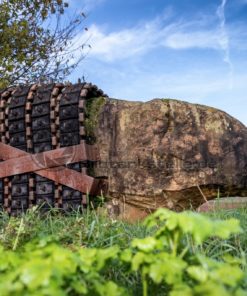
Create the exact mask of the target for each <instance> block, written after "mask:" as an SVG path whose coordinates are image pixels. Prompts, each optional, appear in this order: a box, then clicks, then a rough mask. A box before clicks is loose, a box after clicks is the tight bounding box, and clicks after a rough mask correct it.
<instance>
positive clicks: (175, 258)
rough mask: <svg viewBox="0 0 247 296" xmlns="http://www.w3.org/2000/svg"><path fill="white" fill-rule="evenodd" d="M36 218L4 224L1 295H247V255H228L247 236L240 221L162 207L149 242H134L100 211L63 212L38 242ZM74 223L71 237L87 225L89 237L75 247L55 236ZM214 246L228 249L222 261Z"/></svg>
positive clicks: (148, 230) (151, 221)
mask: <svg viewBox="0 0 247 296" xmlns="http://www.w3.org/2000/svg"><path fill="white" fill-rule="evenodd" d="M90 215H91V216H90ZM35 216H37V214H36V215H35V211H34V212H30V213H29V214H27V215H23V216H22V217H21V218H19V219H18V218H14V219H13V218H10V219H9V221H8V220H7V218H4V219H5V220H6V222H7V221H8V223H7V225H5V224H4V221H2V223H3V225H2V227H3V229H5V230H4V231H3V232H1V237H0V242H2V245H3V246H4V247H3V246H2V247H0V291H1V295H3V296H10V295H11V296H12V295H17V296H18V295H32V296H33V295H41V296H42V295H73V296H77V295H109V296H111V295H112V296H115V295H116V296H117V295H119V296H122V295H141V294H143V295H145V296H146V295H155V296H157V295H169V296H184V295H185V296H192V295H193V296H197V295H198V296H201V295H202V296H203V295H205V296H216V295H217V296H218V295H220V296H221V295H223V296H230V295H233V296H241V295H245V294H246V293H245V291H244V288H246V274H245V268H246V262H245V255H244V253H243V256H241V254H242V253H237V254H238V255H239V256H236V253H235V252H229V250H232V249H231V248H229V246H230V242H231V240H232V241H233V242H235V240H236V241H237V238H239V235H240V234H241V231H242V230H241V228H240V226H239V221H238V220H236V219H228V220H225V221H223V220H216V219H212V218H210V217H207V216H203V215H201V214H198V213H194V212H183V213H175V212H172V211H169V210H167V209H160V210H158V211H156V212H155V213H154V214H152V215H150V216H149V217H148V218H147V219H146V220H145V222H144V224H145V227H144V228H143V230H145V232H144V233H141V235H138V236H139V237H143V238H134V237H135V236H137V235H133V236H132V240H130V243H129V242H128V241H126V237H125V242H124V241H123V239H120V238H121V237H120V233H119V230H117V229H116V228H121V227H122V228H121V231H122V232H124V231H125V232H128V229H127V225H125V226H123V225H124V224H123V223H122V222H121V223H120V222H116V223H114V224H112V223H111V222H107V220H106V219H104V220H101V218H100V216H96V213H95V212H94V214H93V215H92V214H90V212H87V213H86V215H84V216H81V217H79V216H77V215H76V216H75V217H74V220H73V218H72V217H62V216H61V217H60V216H59V215H58V216H56V213H53V215H48V216H47V218H44V217H42V222H44V221H45V220H46V219H47V222H45V224H44V225H45V227H46V229H47V227H48V228H49V227H50V228H51V230H50V232H49V233H47V232H43V233H42V235H40V236H36V237H35V236H31V233H32V232H33V231H32V229H36V231H37V232H38V228H37V227H40V226H38V225H39V223H38V222H37V221H38V220H37V221H36V220H35ZM53 216H54V217H53ZM53 219H54V221H53ZM59 219H61V220H60V221H59ZM35 221H36V222H35ZM64 221H67V222H64ZM69 221H70V222H69ZM73 221H74V222H75V223H74V224H73V223H72V222H73ZM90 221H91V222H90ZM6 222H5V223H6ZM68 222H69V223H72V224H69V225H68V227H67V228H66V229H65V231H66V232H69V229H70V228H75V231H74V232H71V233H72V234H71V235H72V236H77V233H78V231H79V229H84V228H85V225H87V227H86V229H85V235H83V234H81V235H80V236H79V240H78V238H76V239H75V240H74V243H71V242H73V240H72V238H70V237H66V238H65V237H64V234H62V236H59V235H56V233H57V231H59V229H60V231H62V229H64V227H65V224H66V223H68ZM55 223H58V225H60V224H61V227H62V228H58V227H60V226H58V225H56V224H55ZM63 223H65V224H63ZM102 223H103V224H102ZM4 225H5V226H4ZM72 225H73V226H72ZM100 227H101V228H100ZM108 228H109V229H108ZM113 228H114V232H112V231H113ZM107 229H108V230H107ZM110 229H112V230H110ZM132 229H134V228H132ZM46 231H47V230H46ZM103 231H107V234H108V236H109V235H110V234H111V235H113V237H112V238H105V240H106V241H105V242H96V240H99V239H102V237H101V235H102V233H103ZM115 231H117V232H115ZM4 235H5V236H4ZM68 235H69V233H68ZM8 236H11V237H12V236H13V238H12V239H10V238H9V237H8ZM144 236H145V237H144ZM30 239H31V240H30ZM28 240H30V242H28V243H27V241H28ZM109 240H110V242H109ZM112 241H113V242H114V243H115V246H114V243H112ZM79 242H80V243H79ZM212 244H218V245H221V246H222V252H221V253H219V252H218V255H217V257H215V258H213V256H211V257H209V256H207V252H206V251H205V245H206V248H208V247H209V245H212ZM86 246H87V247H86ZM95 246H97V247H95ZM223 246H225V248H226V252H224V250H223Z"/></svg>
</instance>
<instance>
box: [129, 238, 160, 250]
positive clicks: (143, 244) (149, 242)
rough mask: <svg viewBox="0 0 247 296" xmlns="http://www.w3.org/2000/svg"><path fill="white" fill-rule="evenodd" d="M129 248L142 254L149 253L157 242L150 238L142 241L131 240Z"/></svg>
mask: <svg viewBox="0 0 247 296" xmlns="http://www.w3.org/2000/svg"><path fill="white" fill-rule="evenodd" d="M131 246H132V247H134V248H137V249H138V250H141V251H143V252H151V251H153V250H154V249H155V248H156V246H157V240H156V239H155V238H154V237H152V236H149V237H145V238H143V239H137V238H136V239H133V241H132V243H131Z"/></svg>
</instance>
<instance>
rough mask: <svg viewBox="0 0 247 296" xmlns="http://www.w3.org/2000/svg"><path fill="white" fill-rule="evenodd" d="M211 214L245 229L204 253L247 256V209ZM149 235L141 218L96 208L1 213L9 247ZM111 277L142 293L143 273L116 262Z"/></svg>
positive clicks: (123, 240)
mask: <svg viewBox="0 0 247 296" xmlns="http://www.w3.org/2000/svg"><path fill="white" fill-rule="evenodd" d="M208 215H210V216H212V217H213V218H220V219H228V218H231V217H234V218H237V219H239V220H240V223H241V227H242V228H243V232H242V233H241V234H238V235H234V236H232V237H231V238H230V239H228V240H218V239H211V240H208V241H207V242H206V243H205V244H204V245H203V246H202V251H203V253H205V255H207V256H209V257H211V258H214V259H217V258H218V257H222V254H231V255H234V256H237V257H241V258H246V254H247V209H239V210H227V211H217V212H213V213H211V214H208ZM148 235H150V231H149V230H147V229H146V227H144V226H143V225H142V223H141V222H139V223H135V224H130V223H127V222H123V221H118V220H112V219H110V218H109V217H107V215H106V214H102V213H101V214H99V213H98V212H96V211H95V210H85V211H84V213H80V212H73V213H71V214H70V215H62V214H61V213H59V212H57V211H56V210H51V211H49V212H48V213H46V214H44V213H43V214H42V213H40V212H39V211H38V210H37V209H36V210H30V211H29V212H27V213H26V214H24V215H23V216H21V217H18V218H15V217H9V216H7V215H6V214H5V213H1V217H0V244H1V245H2V246H3V247H4V248H5V249H9V250H11V249H12V250H17V251H21V249H22V248H23V247H24V246H25V244H26V243H27V242H29V241H33V240H41V239H46V238H47V239H48V238H52V239H54V240H56V241H57V242H58V243H59V244H60V245H63V246H65V247H68V248H70V249H72V250H73V249H76V248H78V247H97V248H105V247H110V246H113V245H118V246H119V247H120V248H121V249H122V250H124V249H126V248H128V247H129V245H130V242H131V240H133V238H144V237H145V236H148ZM107 277H108V278H109V279H113V280H114V281H115V282H118V283H120V284H121V286H124V287H127V288H129V289H131V291H133V294H136V295H141V280H140V275H138V274H136V275H132V276H130V275H127V273H126V271H125V270H124V269H123V268H121V267H119V266H114V265H113V266H111V267H109V270H108V271H107ZM246 284H247V283H246ZM159 293H161V294H160V295H162V291H157V295H159Z"/></svg>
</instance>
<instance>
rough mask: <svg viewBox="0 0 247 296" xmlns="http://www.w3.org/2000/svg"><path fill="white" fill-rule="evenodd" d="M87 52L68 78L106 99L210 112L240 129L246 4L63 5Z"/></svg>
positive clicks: (120, 0) (119, 1)
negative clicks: (78, 14) (75, 15)
mask: <svg viewBox="0 0 247 296" xmlns="http://www.w3.org/2000/svg"><path fill="white" fill-rule="evenodd" d="M69 2H70V9H71V10H77V11H79V10H84V11H85V12H86V13H88V17H87V19H86V21H85V26H87V27H88V31H85V32H81V33H80V34H79V35H78V36H77V40H78V42H83V41H86V40H88V38H89V43H90V45H91V46H92V49H91V50H90V51H89V53H88V55H87V57H86V59H85V60H83V62H82V63H81V65H80V66H79V67H78V68H77V69H76V70H75V71H74V73H73V74H72V75H71V77H70V80H72V81H76V80H77V78H78V77H82V76H84V77H85V78H86V80H87V81H91V82H93V83H94V84H97V85H98V86H99V87H100V88H102V89H103V90H104V92H105V93H107V94H108V95H109V96H110V97H114V98H119V99H126V100H135V101H147V100H150V99H153V98H174V99H181V100H184V101H188V102H192V103H199V104H205V105H210V106H214V107H216V108H219V109H221V110H224V111H226V112H228V113H229V114H231V115H232V116H234V117H236V118H237V119H239V120H241V121H242V122H243V123H244V124H245V125H247V116H246V115H247V0H83V1H76V0H70V1H69Z"/></svg>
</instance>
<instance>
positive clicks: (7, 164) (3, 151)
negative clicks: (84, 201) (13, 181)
mask: <svg viewBox="0 0 247 296" xmlns="http://www.w3.org/2000/svg"><path fill="white" fill-rule="evenodd" d="M0 159H3V160H5V161H3V162H1V163H0V178H3V177H7V176H11V175H17V174H23V173H27V172H35V173H36V174H38V175H40V176H42V177H45V178H48V179H50V180H52V181H54V182H57V183H60V184H62V185H65V186H68V187H70V188H72V189H74V190H78V191H80V192H83V193H89V194H98V193H99V192H98V191H100V188H99V187H100V186H99V184H100V180H98V179H95V178H93V177H90V176H87V175H85V174H81V173H79V172H76V171H74V170H71V169H68V168H66V167H64V166H62V165H65V164H68V163H72V162H78V161H83V160H92V161H96V160H98V159H99V156H98V152H97V149H96V147H95V146H90V145H87V144H85V142H83V143H82V144H80V145H75V146H69V147H65V148H59V149H55V150H51V151H46V152H42V153H37V154H29V153H27V152H25V151H22V150H20V149H17V148H15V147H12V146H9V145H6V144H3V143H0Z"/></svg>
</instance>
